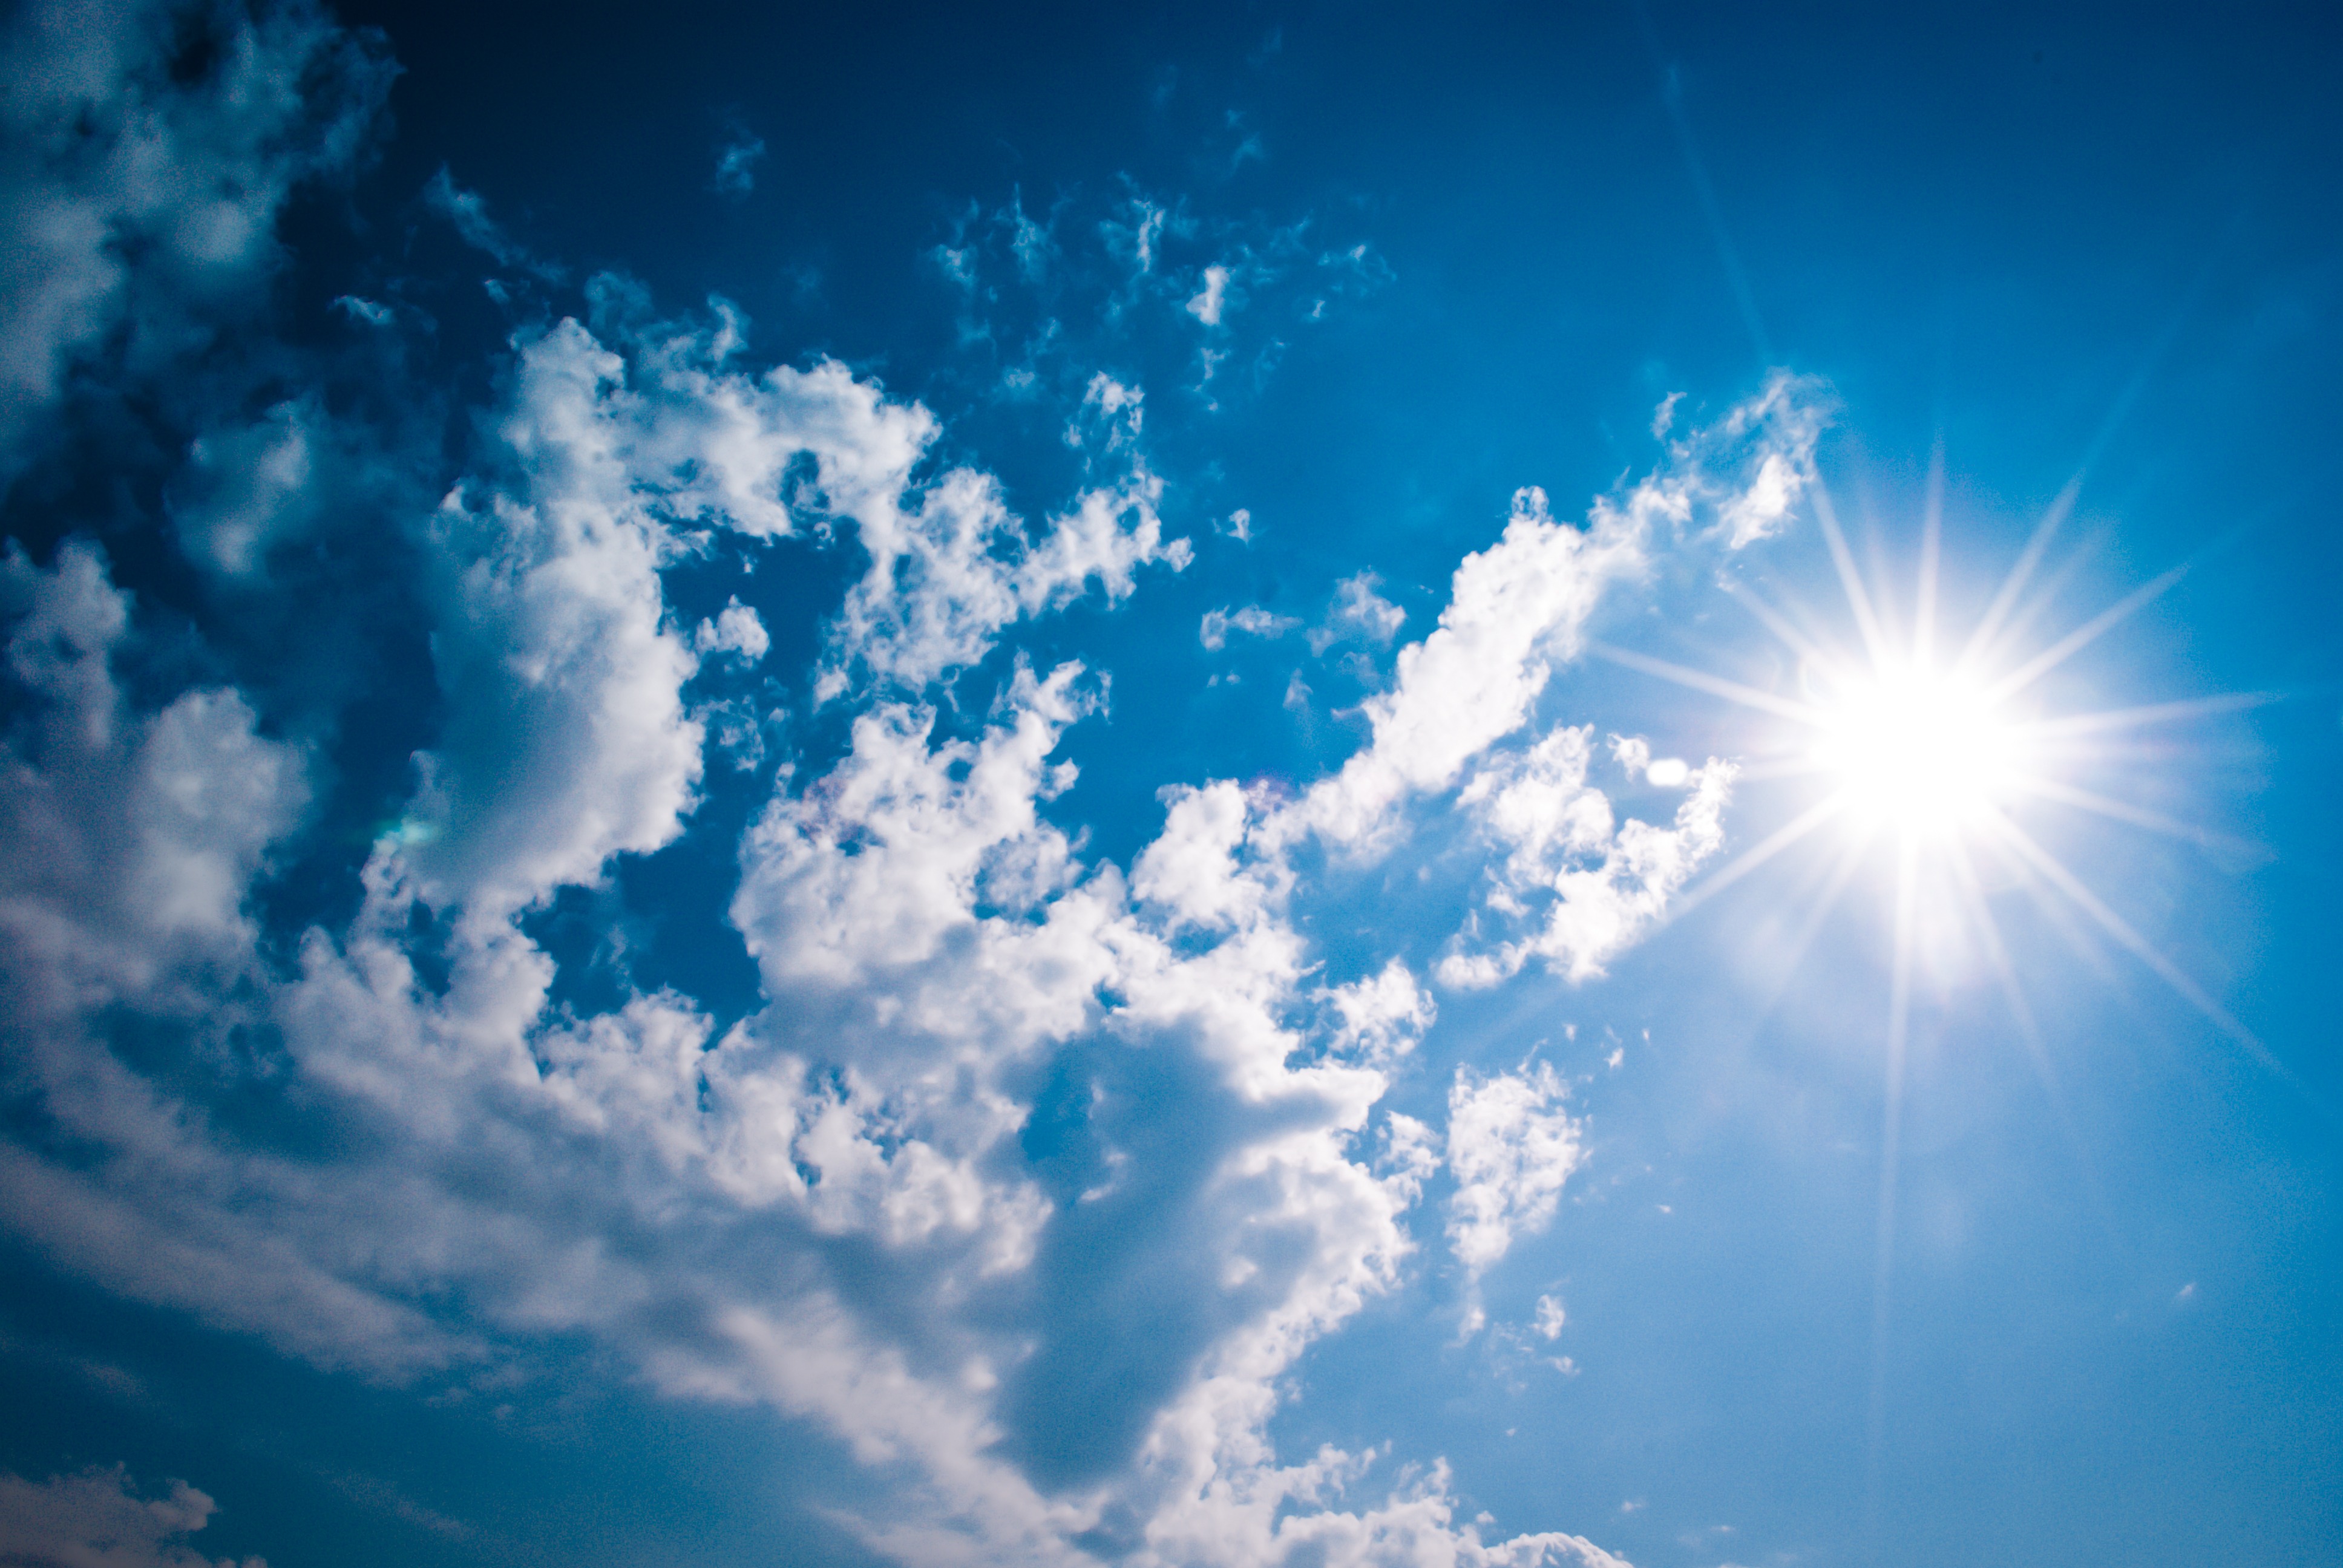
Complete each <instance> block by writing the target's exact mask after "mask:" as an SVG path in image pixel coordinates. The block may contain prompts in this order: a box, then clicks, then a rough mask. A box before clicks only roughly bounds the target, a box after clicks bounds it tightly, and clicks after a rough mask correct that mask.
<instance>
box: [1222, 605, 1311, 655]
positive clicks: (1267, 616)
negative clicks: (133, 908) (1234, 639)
mask: <svg viewBox="0 0 2343 1568" xmlns="http://www.w3.org/2000/svg"><path fill="white" fill-rule="evenodd" d="M1300 624H1301V622H1299V621H1297V620H1295V619H1294V618H1292V616H1285V615H1272V614H1271V613H1270V612H1269V611H1268V610H1265V609H1263V608H1262V607H1261V606H1259V605H1257V604H1249V605H1246V606H1244V607H1243V608H1241V609H1208V610H1206V611H1205V612H1204V618H1203V621H1202V624H1201V625H1200V626H1199V627H1198V628H1197V629H1196V638H1197V640H1198V641H1200V642H1202V644H1203V645H1204V646H1205V647H1206V648H1213V649H1219V648H1226V647H1227V646H1228V641H1229V633H1231V632H1232V631H1235V632H1242V633H1243V634H1244V635H1245V636H1247V637H1282V636H1284V635H1285V634H1286V633H1287V632H1289V631H1292V629H1293V628H1295V627H1296V626H1299V625H1300Z"/></svg>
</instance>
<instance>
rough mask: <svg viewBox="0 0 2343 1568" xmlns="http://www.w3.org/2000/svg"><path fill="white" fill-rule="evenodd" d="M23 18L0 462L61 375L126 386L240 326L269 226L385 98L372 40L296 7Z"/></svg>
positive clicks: (11, 176)
mask: <svg viewBox="0 0 2343 1568" xmlns="http://www.w3.org/2000/svg"><path fill="white" fill-rule="evenodd" d="M194 16H195V18H196V25H194V26H193V27H192V28H182V27H179V26H178V25H176V16H175V14H174V13H173V12H171V11H169V10H168V9H166V7H164V6H161V5H153V6H146V5H70V4H65V3H64V0H52V3H45V4H35V5H27V6H25V7H21V8H19V9H18V10H17V12H16V13H15V15H14V16H12V17H11V18H10V21H9V25H8V28H7V33H6V35H5V41H0V127H5V135H0V148H5V151H0V252H5V255H6V256H7V257H8V265H7V266H5V268H0V386H5V387H7V388H8V393H9V395H8V396H7V397H5V398H0V408H5V413H0V454H5V457H6V458H7V459H8V460H9V461H11V462H13V461H15V459H16V457H17V456H18V453H19V450H20V449H21V446H22V443H23V442H24V441H25V438H26V437H27V436H28V435H29V434H30V433H31V431H32V430H33V428H34V427H35V423H36V422H37V421H38V420H39V419H40V418H41V417H42V416H43V414H44V413H45V411H46V410H47V409H48V408H49V407H50V406H52V405H53V404H54V403H55V401H56V399H57V398H58V397H59V396H60V395H61V393H62V391H63V389H64V387H65V381H66V379H67V377H68V376H69V375H70V374H71V373H72V371H73V370H74V368H75V367H76V366H78V365H82V364H85V363H86V362H89V361H92V360H94V359H96V358H99V357H106V356H109V355H111V356H118V357H119V361H120V363H121V364H122V366H123V367H124V368H125V369H126V371H128V372H131V373H138V374H144V373H147V372H151V371H152V370H154V369H155V368H157V367H160V366H162V365H164V364H166V363H168V362H169V361H171V360H172V359H174V358H176V357H178V356H181V355H184V354H186V353H188V352H190V351H192V350H194V349H196V348H198V347H202V346H203V345H204V344H205V343H206V342H208V341H210V340H211V338H212V337H213V336H214V335H215V334H216V332H217V331H218V329H219V328H220V327H221V326H223V325H225V324H226V323H227V322H229V321H231V320H234V319H236V318H237V317H239V316H240V315H241V314H243V313H246V312H248V311H250V310H252V309H254V308H256V306H257V305H258V303H259V296H260V285H261V284H262V283H263V282H264V281H265V280H266V277H267V276H268V275H269V274H270V273H271V272H272V271H273V270H274V268H275V267H276V266H277V262H278V259H279V253H278V248H277V238H276V220H277V213H278V211H279V209H280V208H281V207H282V206H283V205H284V203H285V200H286V198H287V195H288V194H289V193H290V192H291V191H292V190H293V189H294V188H295V187H296V186H299V185H300V184H302V183H303V182H305V181H310V180H317V179H321V178H329V177H333V176H339V175H341V174H343V173H346V172H347V170H348V169H349V168H350V167H351V166H352V165H353V162H354V160H355V159H356V158H357V156H358V154H359V152H360V150H361V149H362V147H363V146H364V142H365V138H366V136H367V131H368V128H369V126H371V124H372V123H373V120H374V117H375V114H376V111H377V108H378V107H379V106H380V105H381V103H382V100H383V98H384V95H386V93H387V90H388V88H389V85H390V80H391V75H392V66H391V65H390V64H389V62H388V61H387V58H386V56H385V55H384V53H383V51H382V49H381V46H380V44H379V40H378V39H377V38H375V37H373V36H371V35H360V34H354V33H351V32H347V31H345V30H344V29H342V28H340V27H337V26H336V25H334V24H333V22H332V21H331V20H330V19H329V18H328V17H327V16H326V15H324V13H323V12H322V11H320V10H319V9H317V7H316V6H314V5H307V4H299V3H295V4H287V5H271V6H267V7H265V8H261V9H259V10H253V9H247V8H246V6H245V5H221V6H216V7H207V8H206V9H204V10H202V11H200V12H197V13H195V14H194Z"/></svg>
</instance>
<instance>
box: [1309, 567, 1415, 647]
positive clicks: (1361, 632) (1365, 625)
mask: <svg viewBox="0 0 2343 1568" xmlns="http://www.w3.org/2000/svg"><path fill="white" fill-rule="evenodd" d="M1382 580H1383V579H1382V578H1378V577H1376V576H1375V574H1374V573H1373V572H1361V573H1360V574H1359V575H1358V576H1356V577H1353V578H1343V579H1342V581H1341V582H1340V583H1338V584H1336V585H1335V588H1334V606H1333V608H1332V609H1330V610H1328V611H1327V612H1326V619H1325V622H1324V624H1323V625H1321V626H1319V627H1316V628H1313V629H1312V631H1311V633H1310V651H1311V652H1312V653H1324V652H1325V651H1326V649H1327V648H1331V647H1332V646H1333V645H1334V644H1335V643H1337V642H1339V641H1342V639H1343V638H1360V639H1363V640H1364V641H1368V642H1389V641H1391V639H1392V638H1394V637H1396V636H1398V635H1399V628H1400V627H1401V626H1402V625H1403V623H1404V622H1405V621H1406V619H1407V611H1405V610H1403V609H1402V608H1399V606H1397V605H1395V604H1393V603H1392V602H1391V601H1390V600H1389V599H1387V598H1383V596H1382V595H1380V594H1378V593H1376V592H1375V585H1376V584H1377V583H1379V582H1381V581H1382Z"/></svg>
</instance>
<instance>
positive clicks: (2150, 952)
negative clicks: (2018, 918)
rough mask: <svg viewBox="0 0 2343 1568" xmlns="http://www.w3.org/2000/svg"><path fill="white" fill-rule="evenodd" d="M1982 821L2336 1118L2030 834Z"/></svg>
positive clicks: (2009, 824)
mask: <svg viewBox="0 0 2343 1568" xmlns="http://www.w3.org/2000/svg"><path fill="white" fill-rule="evenodd" d="M1986 821H1987V822H1988V823H1989V824H1990V825H1991V827H1992V829H1993V830H1994V831H1995V832H1996V833H1998V834H1999V835H2000V836H2001V837H2002V839H2003V840H2004V841H2005V842H2006V843H2007V844H2008V845H2009V846H2010V848H2012V849H2015V850H2016V852H2017V854H2018V856H2019V858H2020V859H2023V860H2025V861H2026V864H2027V865H2029V866H2031V867H2033V868H2034V869H2035V870H2036V871H2037V872H2039V873H2040V874H2041V876H2042V877H2043V879H2045V880H2046V881H2047V882H2049V884H2050V885H2051V886H2052V887H2054V888H2056V889H2057V890H2059V891H2060V892H2061V893H2064V894H2065V895H2066V897H2067V899H2068V900H2071V901H2072V902H2073V903H2074V904H2075V906H2076V907H2077V909H2079V910H2082V911H2083V912H2084V913H2085V914H2087V915H2088V916H2090V917H2091V919H2092V920H2093V921H2095V922H2096V923H2097V925H2098V927H2099V928H2100V929H2101V930H2104V931H2106V932H2107V935H2109V936H2110V937H2113V938H2114V939H2115V940H2116V941H2117V944H2119V945H2120V946H2122V947H2123V948H2124V949H2125V950H2127V951H2128V952H2129V953H2130V954H2131V955H2132V956H2133V957H2134V958H2136V959H2137V960H2140V962H2142V963H2144V964H2146V965H2147V967H2148V968H2149V969H2151V970H2154V971H2155V972H2156V973H2157V976H2158V977H2160V978H2161V979H2162V980H2164V982H2165V983H2166V984H2167V985H2168V986H2170V987H2171V988H2172V989H2173V990H2174V991H2175V992H2177V994H2178V995H2179V996H2180V998H2181V1000H2184V1001H2186V1002H2187V1003H2188V1005H2189V1006H2191V1007H2193V1008H2195V1009H2196V1010H2197V1011H2198V1012H2200V1013H2203V1014H2204V1015H2205V1017H2206V1019H2207V1020H2208V1021H2210V1022H2211V1023H2212V1024H2213V1025H2214V1026H2215V1027H2216V1028H2217V1029H2218V1030H2221V1032H2222V1033H2224V1034H2226V1035H2227V1036H2228V1037H2229V1038H2230V1039H2232V1040H2236V1041H2237V1043H2238V1044H2239V1045H2241V1046H2243V1047H2244V1048H2245V1049H2246V1050H2247V1053H2248V1054H2249V1055H2251V1056H2252V1057H2253V1059H2254V1060H2256V1061H2258V1062H2259V1063H2261V1065H2262V1066H2263V1067H2265V1068H2267V1069H2268V1070H2270V1071H2271V1072H2272V1073H2274V1074H2276V1075H2277V1076H2278V1077H2279V1078H2281V1079H2283V1080H2284V1081H2286V1082H2288V1084H2291V1085H2292V1086H2293V1087H2294V1088H2295V1090H2296V1091H2298V1093H2300V1094H2301V1095H2302V1096H2303V1098H2304V1099H2305V1101H2308V1103H2309V1104H2311V1105H2312V1106H2313V1107H2315V1108H2316V1109H2317V1110H2318V1112H2319V1113H2320V1114H2321V1115H2322V1116H2324V1117H2326V1118H2327V1119H2328V1120H2329V1121H2333V1120H2334V1119H2335V1115H2334V1112H2333V1111H2331V1110H2329V1109H2328V1107H2327V1105H2326V1104H2325V1103H2324V1101H2320V1100H2318V1098H2317V1097H2316V1096H2314V1095H2312V1094H2311V1092H2310V1091H2309V1087H2308V1085H2307V1084H2305V1083H2304V1082H2303V1081H2301V1079H2299V1078H2298V1077H2297V1076H2296V1075H2295V1072H2294V1070H2292V1069H2291V1068H2289V1067H2288V1066H2287V1065H2286V1063H2284V1062H2283V1061H2280V1060H2278V1057H2277V1055H2276V1054H2275V1053H2273V1052H2272V1051H2271V1050H2270V1048H2269V1047H2268V1046H2267V1045H2265V1044H2263V1043H2262V1040H2261V1037H2260V1036H2258V1035H2257V1034H2256V1033H2254V1031H2253V1030H2249V1029H2247V1027H2246V1026H2245V1025H2244V1024H2243V1023H2241V1022H2239V1021H2238V1020H2237V1017H2236V1015H2234V1014H2233V1013H2231V1012H2230V1011H2229V1010H2228V1009H2227V1008H2225V1007H2223V1006H2222V1005H2221V1004H2220V1003H2219V1002H2217V1001H2216V1000H2213V998H2212V996H2211V994H2210V993H2208V992H2207V990H2205V988H2204V987H2202V986H2200V985H2198V984H2197V982H2196V981H2195V980H2192V979H2191V978H2189V975H2188V973H2187V970H2183V969H2182V968H2181V967H2180V966H2179V965H2177V964H2176V963H2174V962H2173V961H2172V960H2170V959H2168V958H2166V957H2165V956H2164V955H2163V954H2162V953H2160V952H2158V951H2157V950H2156V946H2155V944H2154V943H2152V942H2150V941H2149V940H2147V938H2146V937H2143V936H2141V935H2140V934H2139V932H2138V931H2137V930H2134V929H2133V927H2132V925H2131V922H2130V921H2128V920H2125V919H2124V918H2123V917H2122V916H2121V915H2118V914H2117V913H2116V912H2115V910H2111V909H2109V908H2108V907H2107V903H2106V902H2105V900H2102V899H2100V897H2099V896H2098V895H2097V893H2094V892H2092V891H2091V890H2090V889H2089V888H2087V887H2086V886H2085V885H2084V883H2083V880H2082V879H2081V878H2079V877H2077V876H2076V875H2075V873H2074V872H2072V871H2070V870H2068V869H2066V865H2065V864H2064V863H2063V862H2061V861H2060V860H2059V859H2058V858H2057V857H2056V856H2055V855H2053V854H2051V853H2050V851H2049V850H2047V849H2044V848H2043V847H2042V846H2041V845H2040V844H2039V843H2038V842H2036V840H2035V839H2034V836H2033V835H2032V834H2030V833H2028V832H2026V829H2023V828H2021V827H2019V826H2018V825H2017V824H2016V823H2015V822H2013V821H2011V820H2010V819H2008V817H2006V815H2004V814H2002V813H2001V812H1998V811H1996V812H1994V813H1992V814H1991V815H1990V816H1989V817H1988V818H1987V819H1986Z"/></svg>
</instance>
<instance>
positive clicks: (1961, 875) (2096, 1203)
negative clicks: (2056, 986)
mask: <svg viewBox="0 0 2343 1568" xmlns="http://www.w3.org/2000/svg"><path fill="white" fill-rule="evenodd" d="M1949 859H1950V863H1951V866H1952V869H1953V879H1954V880H1955V881H1956V883H1957V884H1958V885H1959V887H1960V890H1961V899H1962V903H1963V906H1964V907H1965V908H1966V910H1967V912H1968V917H1969V922H1970V925H1971V927H1972V929H1974V930H1976V934H1977V939H1978V941H1979V943H1980V945H1982V946H1983V947H1984V949H1985V954H1986V967H1987V968H1989V969H1991V970H1993V976H1994V980H1995V981H1996V984H1997V985H1998V986H1999V989H2000V990H2001V996H2002V1000H2003V1001H2004V1002H2005V1003H2006V1004H2007V1006H2008V1008H2009V1013H2010V1018H2011V1019H2012V1020H2013V1021H2015V1022H2016V1026H2017V1036H2018V1039H2019V1040H2022V1041H2024V1042H2025V1045H2026V1060H2028V1061H2029V1062H2031V1063H2032V1064H2033V1068H2034V1076H2035V1078H2036V1081H2038V1082H2039V1083H2040V1084H2041V1085H2042V1094H2043V1098H2044V1099H2045V1100H2046V1101H2048V1102H2049V1105H2050V1111H2051V1114H2052V1115H2054V1116H2056V1118H2057V1119H2058V1126H2059V1129H2060V1131H2063V1132H2064V1133H2065V1135H2066V1149H2067V1152H2069V1153H2071V1154H2072V1155H2073V1156H2074V1157H2075V1168H2076V1170H2077V1171H2079V1172H2080V1173H2081V1175H2082V1178H2083V1186H2084V1189H2085V1190H2086V1191H2087V1192H2088V1193H2089V1194H2090V1198H2091V1206H2092V1208H2093V1209H2094V1210H2095V1211H2097V1214H2098V1217H2099V1222H2100V1223H2101V1224H2102V1225H2103V1226H2105V1227H2106V1229H2107V1237H2108V1239H2109V1240H2110V1241H2114V1242H2115V1243H2116V1245H2117V1247H2118V1248H2122V1247H2124V1245H2125V1243H2124V1239H2123V1234H2122V1232H2121V1231H2120V1230H2119V1229H2118V1228H2117V1225H2116V1221H2115V1209H2114V1206H2113V1205H2112V1204H2111V1203H2109V1202H2108V1201H2107V1189H2106V1187H2105V1186H2104V1185H2103V1184H2102V1183H2101V1182H2100V1181H2099V1172H2098V1166H2097V1163H2096V1162H2095V1161H2093V1160H2092V1159H2091V1151H2090V1149H2089V1147H2088V1145H2087V1144H2086V1143H2085V1142H2084V1141H2083V1130H2082V1128H2081V1127H2079V1126H2078V1125H2077V1123H2076V1121H2075V1115H2074V1111H2073V1110H2072V1109H2071V1108H2070V1107H2069V1106H2068V1105H2067V1103H2066V1090H2065V1088H2064V1086H2062V1085H2061V1084H2060V1083H2059V1081H2058V1072H2057V1069H2056V1066H2055V1065H2054V1064H2053V1063H2052V1062H2051V1060H2050V1050H2049V1047H2048V1046H2047V1045H2046V1043H2044V1041H2043V1039H2042V1030H2041V1027H2040V1026H2039V1025H2038V1024H2037V1023H2036V1021H2035V1019H2034V1009H2033V1007H2032V1006H2031V1005H2030V1004H2029V1003H2028V1002H2027V1001H2026V988H2025V987H2024V986H2022V985H2020V984H2019V983H2018V980H2017V966H2016V964H2015V963H2013V962H2012V961H2011V960H2010V956H2009V947H2008V944H2007V943H2006V942H2004V941H2003V940H2002V937H2001V922H2000V921H1999V920H1996V918H1995V917H1994V912H1993V906H1992V905H1991V904H1990V903H1989V902H1988V901H1987V900H1986V896H1985V887H1984V884H1983V882H1982V881H1981V880H1980V879H1979V878H1978V876H1977V873H1976V860H1975V859H1974V858H1973V857H1972V856H1971V855H1970V853H1969V850H1968V846H1967V845H1966V844H1961V845H1956V846H1955V848H1954V853H1953V854H1952V855H1951V857H1950V858H1949Z"/></svg>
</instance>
